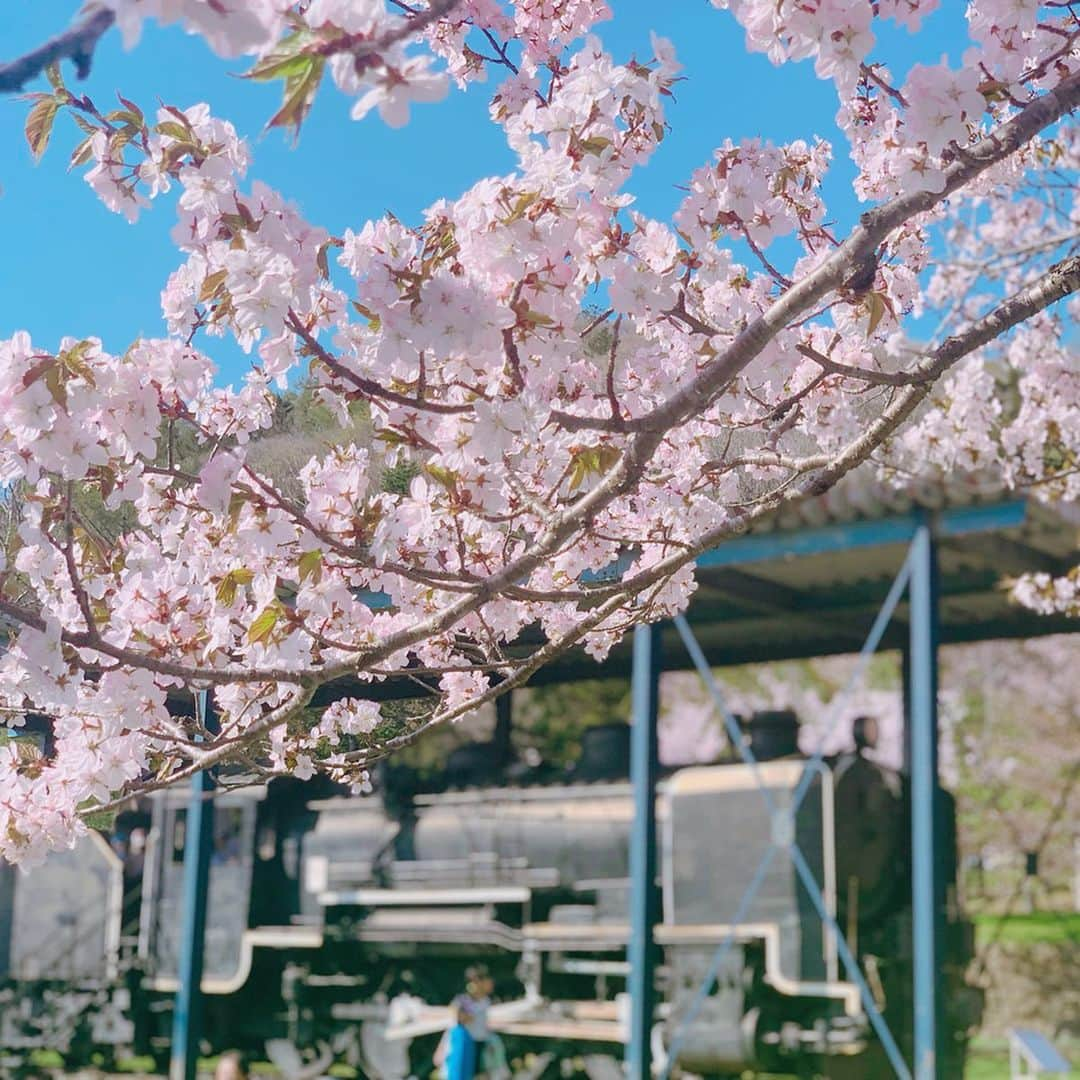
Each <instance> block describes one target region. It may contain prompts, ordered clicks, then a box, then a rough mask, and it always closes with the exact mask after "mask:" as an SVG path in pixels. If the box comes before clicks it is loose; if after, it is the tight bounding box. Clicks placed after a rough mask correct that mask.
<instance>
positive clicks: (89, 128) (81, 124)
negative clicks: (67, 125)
mask: <svg viewBox="0 0 1080 1080" xmlns="http://www.w3.org/2000/svg"><path fill="white" fill-rule="evenodd" d="M69 115H70V116H71V119H72V120H74V121H75V126H76V127H77V128H79V129H80V130H81V131H82V132H83V134H84V135H93V134H95V133H96V132H97V131H98V130H99V129H98V128H97V127H96V126H95V125H94V124H91V123H90V121H89V120H87V119H86V117H85V116H80V115H79V114H78V113H77V112H73V113H70V114H69Z"/></svg>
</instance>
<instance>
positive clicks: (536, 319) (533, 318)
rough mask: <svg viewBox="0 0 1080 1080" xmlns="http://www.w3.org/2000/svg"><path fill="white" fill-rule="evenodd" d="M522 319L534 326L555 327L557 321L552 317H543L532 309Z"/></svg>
mask: <svg viewBox="0 0 1080 1080" xmlns="http://www.w3.org/2000/svg"><path fill="white" fill-rule="evenodd" d="M522 318H523V319H524V320H525V321H526V322H529V323H532V324H533V326H554V325H555V320H554V319H553V318H552V317H551V316H550V315H543V314H541V313H540V312H539V311H533V309H532V308H528V309H527V310H526V311H525V312H524V313H523V314H522Z"/></svg>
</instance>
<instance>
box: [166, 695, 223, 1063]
mask: <svg viewBox="0 0 1080 1080" xmlns="http://www.w3.org/2000/svg"><path fill="white" fill-rule="evenodd" d="M207 699H208V695H207V692H206V691H205V690H200V691H199V695H198V707H197V712H196V715H197V716H198V717H199V718H200V719H202V720H203V722H204V724H205V725H206V727H207V728H208V729H209V730H211V731H213V730H215V728H216V723H215V721H214V718H213V713H212V706H211V705H210V704H209V702H208V700H207ZM213 786H214V782H213V778H212V777H211V775H210V773H208V772H205V771H204V772H200V773H197V774H196V775H195V777H194V778H193V779H192V781H191V797H190V799H189V800H188V808H187V821H186V825H185V829H184V906H183V920H184V922H183V929H182V932H181V938H180V971H179V983H180V985H179V988H178V989H177V991H176V1003H175V1005H174V1006H173V1030H172V1053H171V1056H170V1060H169V1080H195V1074H196V1073H195V1070H196V1064H197V1063H198V1058H199V1036H200V1029H201V1023H202V990H201V984H202V972H203V949H204V944H205V934H206V901H207V893H208V892H209V890H210V853H211V850H212V849H213V846H214V801H213V798H212V797H211V792H212V791H213Z"/></svg>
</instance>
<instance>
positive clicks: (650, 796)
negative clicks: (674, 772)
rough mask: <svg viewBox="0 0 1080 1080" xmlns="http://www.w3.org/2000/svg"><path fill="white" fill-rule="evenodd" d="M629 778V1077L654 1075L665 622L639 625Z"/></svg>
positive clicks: (644, 1079) (631, 1079)
mask: <svg viewBox="0 0 1080 1080" xmlns="http://www.w3.org/2000/svg"><path fill="white" fill-rule="evenodd" d="M631 698H632V710H633V715H632V723H631V727H630V780H631V784H632V786H633V790H634V825H633V832H632V834H631V843H630V947H629V961H630V976H629V979H628V980H627V989H628V990H629V992H630V1040H629V1043H628V1044H627V1049H626V1066H627V1069H626V1074H627V1077H628V1080H649V1076H650V1074H651V1071H652V1052H651V1046H650V1036H651V1033H652V1024H653V1009H654V1006H655V1003H656V1001H655V999H656V986H655V971H656V944H655V942H654V941H653V927H654V926H655V925H656V922H657V918H658V916H659V911H658V910H657V891H656V775H657V770H658V756H657V737H656V727H657V717H658V714H659V706H660V627H659V626H658V625H655V624H653V625H650V626H638V627H636V628H635V629H634V666H633V673H632V676H631Z"/></svg>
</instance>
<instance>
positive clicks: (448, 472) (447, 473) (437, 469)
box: [424, 465, 457, 491]
mask: <svg viewBox="0 0 1080 1080" xmlns="http://www.w3.org/2000/svg"><path fill="white" fill-rule="evenodd" d="M424 472H426V473H427V474H428V476H430V477H431V479H432V480H434V481H435V482H436V483H438V484H441V485H442V486H443V487H444V488H446V490H447V491H453V490H454V488H455V487H456V485H457V473H455V472H454V471H453V470H452V469H444V468H443V467H442V466H441V465H425V466H424Z"/></svg>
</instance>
